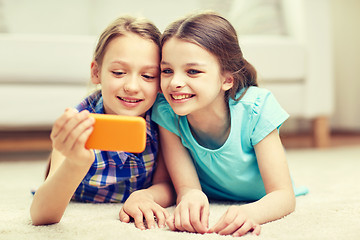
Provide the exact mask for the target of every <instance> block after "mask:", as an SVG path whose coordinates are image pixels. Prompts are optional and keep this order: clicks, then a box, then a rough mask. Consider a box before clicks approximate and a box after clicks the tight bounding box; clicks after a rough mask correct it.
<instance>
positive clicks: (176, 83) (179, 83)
mask: <svg viewBox="0 0 360 240" xmlns="http://www.w3.org/2000/svg"><path fill="white" fill-rule="evenodd" d="M184 86H185V81H184V76H182V75H181V74H174V75H173V77H172V78H171V81H170V87H171V89H174V90H175V89H181V88H183V87H184Z"/></svg>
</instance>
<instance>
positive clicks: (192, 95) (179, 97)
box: [171, 94, 195, 100]
mask: <svg viewBox="0 0 360 240" xmlns="http://www.w3.org/2000/svg"><path fill="white" fill-rule="evenodd" d="M194 96H195V94H176V95H174V94H171V98H172V99H174V100H183V99H189V98H192V97H194Z"/></svg>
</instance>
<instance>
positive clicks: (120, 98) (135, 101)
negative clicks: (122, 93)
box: [117, 97, 143, 103]
mask: <svg viewBox="0 0 360 240" xmlns="http://www.w3.org/2000/svg"><path fill="white" fill-rule="evenodd" d="M117 98H118V99H119V100H121V101H124V102H127V103H138V102H141V101H143V100H142V99H134V98H123V97H117Z"/></svg>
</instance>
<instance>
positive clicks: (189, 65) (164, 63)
mask: <svg viewBox="0 0 360 240" xmlns="http://www.w3.org/2000/svg"><path fill="white" fill-rule="evenodd" d="M160 65H171V64H170V63H168V62H165V61H161V63H160ZM185 66H187V67H192V66H206V64H205V63H196V62H190V63H186V64H185Z"/></svg>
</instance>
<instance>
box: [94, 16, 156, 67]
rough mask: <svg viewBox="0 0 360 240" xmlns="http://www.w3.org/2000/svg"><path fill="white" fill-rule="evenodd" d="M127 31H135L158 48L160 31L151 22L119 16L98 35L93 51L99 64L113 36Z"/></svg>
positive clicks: (121, 34)
mask: <svg viewBox="0 0 360 240" xmlns="http://www.w3.org/2000/svg"><path fill="white" fill-rule="evenodd" d="M127 32H130V33H135V34H137V35H139V36H141V37H143V38H144V39H149V40H151V41H153V42H154V43H155V44H156V45H157V46H159V49H160V36H161V33H160V31H159V29H158V28H157V27H156V26H155V25H154V24H153V23H151V22H150V21H148V20H146V19H140V18H134V17H130V16H124V17H120V18H118V19H116V20H115V21H113V22H112V23H111V24H110V25H109V26H108V27H107V28H106V29H105V30H104V32H103V33H102V34H101V35H100V38H99V41H98V43H97V45H96V48H95V52H94V60H95V61H96V62H97V64H98V65H99V66H101V64H102V60H103V57H104V55H105V49H106V47H107V45H108V44H109V42H110V41H111V40H112V39H113V38H115V37H118V36H123V35H125V34H126V33H127ZM159 54H160V51H159Z"/></svg>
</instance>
